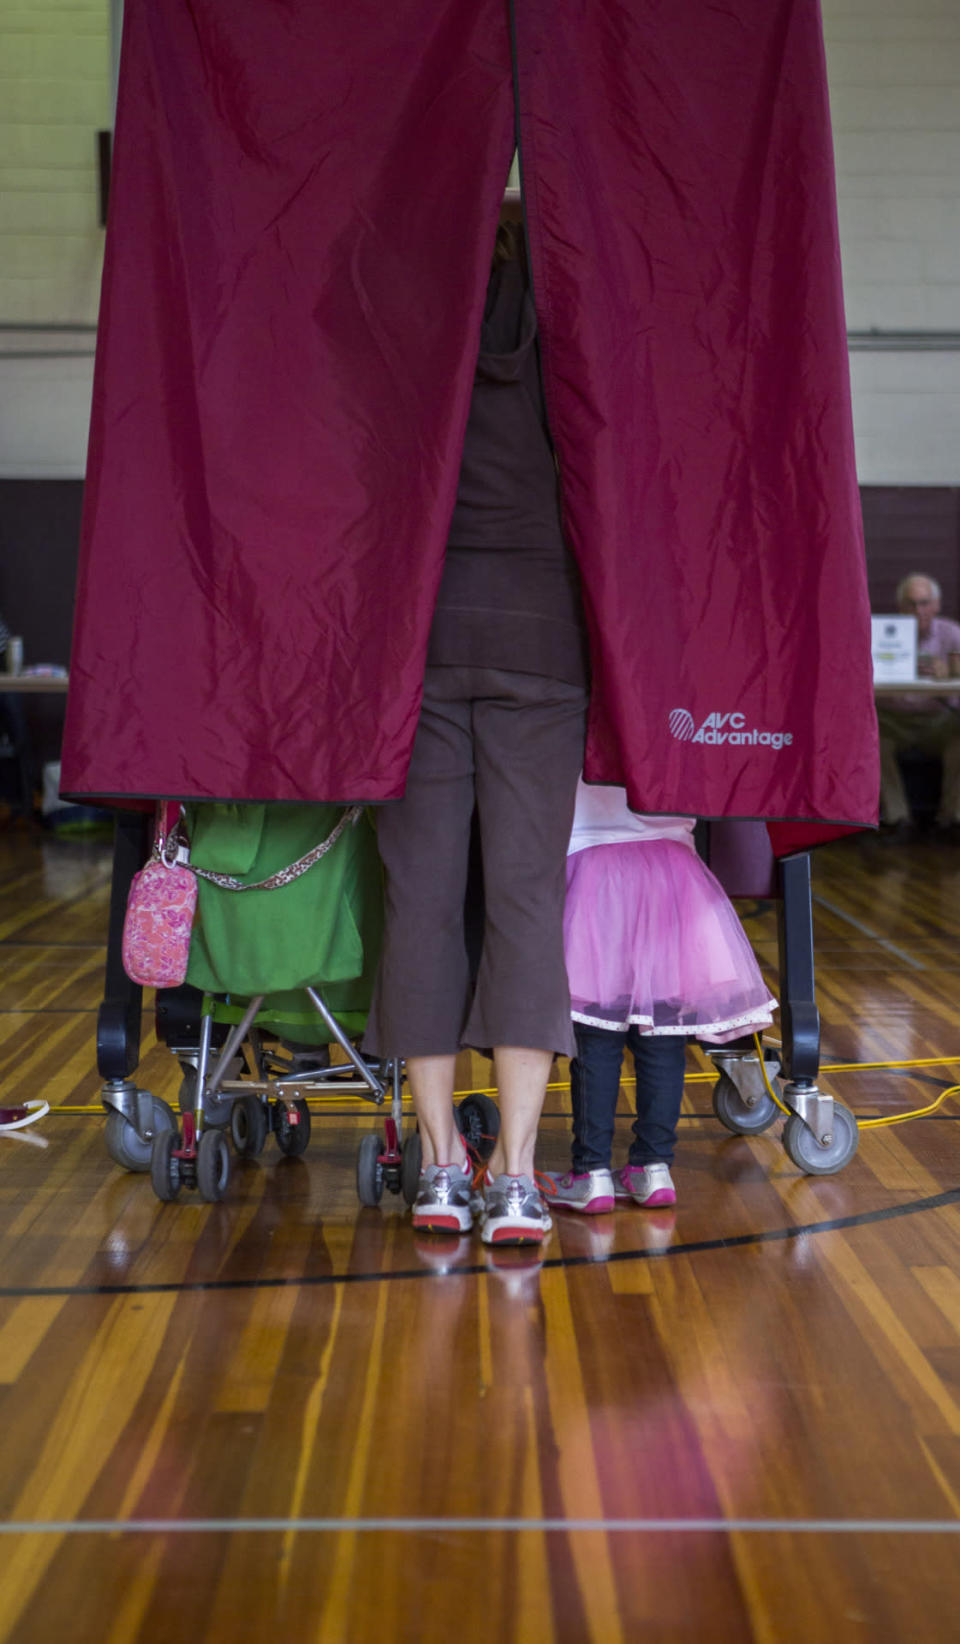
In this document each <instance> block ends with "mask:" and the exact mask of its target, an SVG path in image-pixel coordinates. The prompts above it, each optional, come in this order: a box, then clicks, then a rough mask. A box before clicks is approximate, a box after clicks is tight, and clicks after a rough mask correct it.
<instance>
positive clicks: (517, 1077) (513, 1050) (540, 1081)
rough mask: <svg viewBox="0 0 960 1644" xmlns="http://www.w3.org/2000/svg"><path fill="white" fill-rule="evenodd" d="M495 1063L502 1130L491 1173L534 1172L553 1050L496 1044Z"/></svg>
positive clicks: (514, 1173) (490, 1163)
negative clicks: (535, 1154) (541, 1114)
mask: <svg viewBox="0 0 960 1644" xmlns="http://www.w3.org/2000/svg"><path fill="white" fill-rule="evenodd" d="M493 1063H494V1067H495V1069H496V1075H497V1092H498V1094H499V1097H500V1134H499V1136H498V1137H497V1145H496V1147H495V1148H494V1150H493V1153H492V1154H491V1155H490V1161H489V1163H488V1165H487V1169H488V1171H489V1172H490V1175H491V1176H501V1175H507V1176H532V1175H533V1155H534V1150H535V1148H536V1145H537V1126H538V1124H539V1122H540V1112H541V1109H542V1107H543V1098H544V1096H545V1095H546V1093H547V1080H548V1079H549V1077H550V1068H551V1066H552V1064H553V1052H552V1051H550V1050H525V1049H524V1048H523V1047H522V1046H519V1045H496V1046H495V1047H494V1051H493Z"/></svg>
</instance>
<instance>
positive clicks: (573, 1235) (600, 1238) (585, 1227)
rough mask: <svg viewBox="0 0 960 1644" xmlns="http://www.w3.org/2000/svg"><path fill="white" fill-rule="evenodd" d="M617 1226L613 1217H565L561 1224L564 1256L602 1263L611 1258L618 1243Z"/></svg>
mask: <svg viewBox="0 0 960 1644" xmlns="http://www.w3.org/2000/svg"><path fill="white" fill-rule="evenodd" d="M616 1238H617V1224H616V1221H615V1219H614V1217H613V1216H612V1215H608V1216H592V1217H590V1218H589V1220H588V1219H587V1217H585V1216H565V1217H564V1218H563V1222H562V1223H561V1224H560V1241H561V1251H562V1254H563V1255H564V1256H565V1257H567V1258H571V1259H573V1260H576V1259H577V1257H581V1258H582V1257H586V1258H587V1259H588V1260H590V1261H602V1260H603V1258H604V1257H605V1256H609V1254H610V1252H611V1250H612V1249H613V1247H614V1244H615V1243H616Z"/></svg>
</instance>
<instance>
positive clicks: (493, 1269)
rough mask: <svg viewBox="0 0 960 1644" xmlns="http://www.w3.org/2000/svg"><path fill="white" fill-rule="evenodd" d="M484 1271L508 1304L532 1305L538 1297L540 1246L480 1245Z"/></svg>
mask: <svg viewBox="0 0 960 1644" xmlns="http://www.w3.org/2000/svg"><path fill="white" fill-rule="evenodd" d="M483 1259H484V1262H485V1263H486V1266H487V1271H488V1272H489V1273H491V1274H492V1275H494V1276H495V1277H496V1278H497V1279H498V1280H499V1281H500V1286H501V1287H502V1289H503V1290H504V1292H505V1293H506V1295H507V1296H508V1297H509V1299H510V1300H511V1301H518V1302H534V1301H536V1300H537V1299H538V1297H539V1295H540V1269H541V1268H542V1266H543V1246H542V1245H535V1244H493V1245H484V1247H483Z"/></svg>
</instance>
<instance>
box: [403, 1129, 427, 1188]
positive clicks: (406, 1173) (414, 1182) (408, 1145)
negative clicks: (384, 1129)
mask: <svg viewBox="0 0 960 1644" xmlns="http://www.w3.org/2000/svg"><path fill="white" fill-rule="evenodd" d="M422 1159H423V1148H422V1146H421V1143H420V1132H419V1130H415V1131H414V1132H413V1133H412V1135H410V1136H408V1137H407V1138H406V1139H405V1141H404V1144H403V1161H402V1163H401V1165H400V1191H401V1193H402V1194H403V1197H404V1199H405V1200H406V1202H407V1204H413V1201H414V1199H415V1198H416V1196H417V1188H418V1187H419V1185H420V1165H421V1162H422Z"/></svg>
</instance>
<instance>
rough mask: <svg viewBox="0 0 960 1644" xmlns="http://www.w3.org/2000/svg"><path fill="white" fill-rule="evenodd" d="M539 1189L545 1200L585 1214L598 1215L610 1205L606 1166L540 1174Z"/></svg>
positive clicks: (610, 1207) (609, 1187) (611, 1204)
mask: <svg viewBox="0 0 960 1644" xmlns="http://www.w3.org/2000/svg"><path fill="white" fill-rule="evenodd" d="M539 1182H540V1191H541V1193H542V1194H543V1197H544V1198H545V1199H546V1201H547V1204H552V1205H561V1206H562V1207H563V1209H564V1210H579V1211H581V1212H582V1213H583V1214H584V1215H586V1216H601V1215H602V1214H603V1212H604V1211H605V1210H612V1209H613V1177H612V1176H611V1174H610V1172H609V1170H584V1171H583V1172H582V1174H581V1175H579V1176H575V1175H574V1173H573V1171H572V1170H570V1171H568V1172H567V1174H566V1176H540V1177H539Z"/></svg>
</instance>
